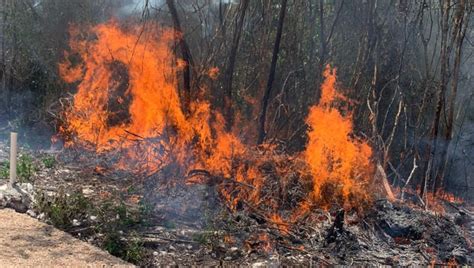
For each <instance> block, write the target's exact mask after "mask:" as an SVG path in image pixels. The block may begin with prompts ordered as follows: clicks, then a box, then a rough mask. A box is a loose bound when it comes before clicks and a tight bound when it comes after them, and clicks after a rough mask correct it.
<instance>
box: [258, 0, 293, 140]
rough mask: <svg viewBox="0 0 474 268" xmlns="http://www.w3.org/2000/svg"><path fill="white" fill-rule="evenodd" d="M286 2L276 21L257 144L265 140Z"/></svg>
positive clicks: (283, 3) (285, 1)
mask: <svg viewBox="0 0 474 268" xmlns="http://www.w3.org/2000/svg"><path fill="white" fill-rule="evenodd" d="M287 2H288V1H287V0H282V1H281V9H280V15H279V19H278V29H277V35H276V39H275V44H274V47H273V56H272V62H271V65H270V73H269V75H268V81H267V86H266V88H265V94H264V95H263V99H262V109H261V112H260V118H259V131H258V140H257V143H258V144H262V143H263V141H264V140H265V136H266V134H267V133H266V132H265V120H266V117H267V108H268V101H269V99H270V96H271V93H272V87H273V81H274V80H275V71H276V64H277V61H278V53H279V52H280V42H281V35H282V32H283V23H284V21H285V14H286V4H287Z"/></svg>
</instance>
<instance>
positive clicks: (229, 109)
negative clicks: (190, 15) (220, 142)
mask: <svg viewBox="0 0 474 268" xmlns="http://www.w3.org/2000/svg"><path fill="white" fill-rule="evenodd" d="M248 4H249V0H242V1H241V2H240V15H239V16H238V18H237V22H236V24H235V29H234V37H233V39H232V47H231V50H230V55H229V63H228V65H227V69H226V71H225V74H224V77H225V81H224V90H225V96H224V107H225V115H226V129H227V131H230V130H231V129H232V125H233V118H234V108H233V104H232V82H233V78H234V69H235V61H236V58H237V50H238V49H239V43H240V37H241V35H242V28H243V24H244V19H245V13H246V11H247V7H248Z"/></svg>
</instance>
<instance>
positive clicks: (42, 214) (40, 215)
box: [37, 213, 46, 221]
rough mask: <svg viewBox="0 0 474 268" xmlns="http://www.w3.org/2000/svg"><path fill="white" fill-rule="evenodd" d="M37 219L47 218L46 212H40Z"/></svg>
mask: <svg viewBox="0 0 474 268" xmlns="http://www.w3.org/2000/svg"><path fill="white" fill-rule="evenodd" d="M37 219H38V220H40V221H44V220H45V219H46V214H44V213H41V214H39V215H38V218H37Z"/></svg>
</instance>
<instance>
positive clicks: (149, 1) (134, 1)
mask: <svg viewBox="0 0 474 268" xmlns="http://www.w3.org/2000/svg"><path fill="white" fill-rule="evenodd" d="M164 4H165V1H164V0H129V3H128V4H125V5H124V6H123V7H122V8H120V10H119V11H118V16H119V17H127V16H130V15H135V14H140V13H141V12H143V9H144V8H145V7H146V6H148V7H149V8H150V7H154V8H158V7H160V6H162V5H164Z"/></svg>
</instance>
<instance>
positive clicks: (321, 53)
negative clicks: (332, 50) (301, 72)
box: [319, 0, 326, 82]
mask: <svg viewBox="0 0 474 268" xmlns="http://www.w3.org/2000/svg"><path fill="white" fill-rule="evenodd" d="M319 39H320V41H319V43H320V44H319V82H321V81H322V73H323V71H324V63H325V62H326V37H325V35H324V0H319Z"/></svg>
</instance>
